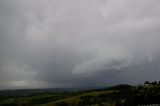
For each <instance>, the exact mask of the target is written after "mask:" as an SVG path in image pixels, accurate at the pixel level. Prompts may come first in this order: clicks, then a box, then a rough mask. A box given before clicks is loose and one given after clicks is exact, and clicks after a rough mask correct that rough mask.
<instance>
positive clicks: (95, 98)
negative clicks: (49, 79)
mask: <svg viewBox="0 0 160 106" xmlns="http://www.w3.org/2000/svg"><path fill="white" fill-rule="evenodd" d="M20 91H21V92H20ZM20 91H19V90H18V91H17V90H16V91H0V106H138V105H145V104H160V84H158V83H156V82H154V83H149V82H146V83H145V84H143V85H138V86H131V85H124V84H123V85H117V86H113V87H109V88H103V89H95V90H69V91H61V92H56V91H54V90H53V91H52V90H44V91H43V90H39V91H36V90H31V91H32V92H31V91H29V90H24V91H23V90H20ZM22 91H23V92H22ZM7 92H8V93H7ZM15 92H16V93H15ZM17 92H19V93H18V94H17Z"/></svg>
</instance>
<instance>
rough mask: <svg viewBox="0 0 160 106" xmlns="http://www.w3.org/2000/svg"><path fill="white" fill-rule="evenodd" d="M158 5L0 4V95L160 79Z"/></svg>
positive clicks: (98, 0)
mask: <svg viewBox="0 0 160 106" xmlns="http://www.w3.org/2000/svg"><path fill="white" fill-rule="evenodd" d="M159 4H160V1H159V0H0V89H19V88H59V87H96V86H111V85H115V84H121V83H126V84H138V83H143V82H144V81H146V80H147V81H154V80H160V47H159V45H160V35H159V34H160V6H159Z"/></svg>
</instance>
